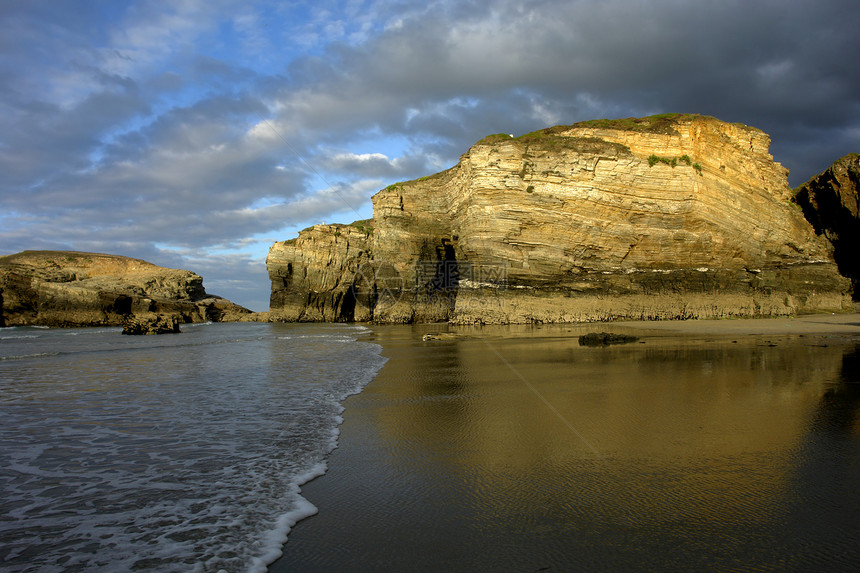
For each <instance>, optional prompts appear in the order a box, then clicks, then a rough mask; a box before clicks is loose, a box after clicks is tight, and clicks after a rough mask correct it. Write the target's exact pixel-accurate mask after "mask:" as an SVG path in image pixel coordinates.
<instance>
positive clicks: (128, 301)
mask: <svg viewBox="0 0 860 573" xmlns="http://www.w3.org/2000/svg"><path fill="white" fill-rule="evenodd" d="M153 315H162V316H168V317H171V318H174V319H176V320H178V321H179V322H206V321H232V320H249V319H253V316H254V315H253V313H252V312H251V311H249V310H248V309H246V308H244V307H241V306H239V305H236V304H233V303H232V302H230V301H229V300H226V299H223V298H220V297H216V296H212V295H208V294H206V290H205V289H204V288H203V279H202V278H200V276H199V275H196V274H194V273H192V272H190V271H184V270H177V269H168V268H164V267H159V266H156V265H153V264H151V263H148V262H146V261H142V260H140V259H131V258H128V257H120V256H116V255H103V254H98V253H79V252H72V251H24V252H22V253H18V254H15V255H8V256H4V257H0V326H38V325H41V326H94V325H119V324H122V323H123V322H124V321H126V320H127V319H129V318H131V317H146V316H153Z"/></svg>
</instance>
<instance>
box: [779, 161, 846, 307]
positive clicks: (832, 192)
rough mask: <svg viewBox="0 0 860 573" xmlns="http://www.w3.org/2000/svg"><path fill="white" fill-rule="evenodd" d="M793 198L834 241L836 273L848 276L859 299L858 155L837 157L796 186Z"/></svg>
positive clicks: (818, 229) (813, 222)
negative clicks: (810, 177) (817, 172)
mask: <svg viewBox="0 0 860 573" xmlns="http://www.w3.org/2000/svg"><path fill="white" fill-rule="evenodd" d="M794 201H795V202H796V203H797V204H798V205H800V207H801V209H803V214H804V215H805V216H806V219H807V220H808V221H809V222H810V223H811V224H812V226H813V227H814V228H815V232H816V233H818V234H819V235H823V236H825V237H826V238H827V239H828V240H829V241H830V242H831V243H832V244H833V258H834V259H835V260H836V264H837V265H838V266H839V272H841V273H842V274H843V275H845V276H846V277H848V278H850V279H851V282H852V284H853V287H854V300H860V154H857V153H852V154H850V155H846V156H845V157H843V158H841V159H839V160H837V161H836V162H835V163H834V164H833V165H831V166H830V167H829V168H827V170H826V171H825V172H824V173H822V174H820V175H816V176H815V177H813V178H812V179H810V180H809V181H807V182H806V183H804V184H803V185H801V186H800V187H798V188H797V189H795V195H794Z"/></svg>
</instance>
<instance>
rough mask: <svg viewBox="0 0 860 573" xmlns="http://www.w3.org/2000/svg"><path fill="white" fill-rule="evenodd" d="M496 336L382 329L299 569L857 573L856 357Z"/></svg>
mask: <svg viewBox="0 0 860 573" xmlns="http://www.w3.org/2000/svg"><path fill="white" fill-rule="evenodd" d="M482 332H483V335H482V336H480V337H476V336H473V337H471V338H464V339H459V340H454V341H436V342H431V343H422V342H419V341H420V333H417V332H410V331H409V330H407V329H397V328H390V329H380V330H379V332H378V333H377V336H378V337H379V339H380V341H381V342H382V343H383V345H384V346H385V348H386V352H385V353H386V354H387V355H388V356H390V358H391V359H390V360H389V362H388V364H387V365H386V366H385V368H384V369H383V371H382V373H381V375H380V377H379V378H378V379H377V380H376V381H375V382H374V383H373V384H371V385H370V386H368V388H367V389H366V390H365V391H364V392H363V393H362V394H361V395H359V396H356V397H354V398H353V399H351V402H350V403H349V404H348V417H347V423H346V424H345V425H344V434H343V438H344V439H345V440H346V443H344V444H342V446H343V448H342V450H343V451H340V450H339V451H336V452H335V456H334V457H333V458H332V464H331V465H332V469H331V471H330V475H327V476H325V477H324V478H322V479H321V480H318V482H315V483H312V484H309V486H308V487H307V496H308V498H309V499H310V501H312V502H313V503H315V504H318V505H319V507H320V516H319V517H318V518H314V519H313V520H309V521H308V522H307V523H306V524H302V525H300V526H299V527H297V528H296V530H295V531H294V533H293V534H292V535H291V540H290V542H289V544H288V545H287V555H286V556H285V559H284V560H283V562H282V565H283V566H286V565H287V564H291V565H293V566H298V565H299V564H301V566H302V568H303V569H304V570H313V567H314V564H317V565H319V566H320V567H322V568H323V569H324V568H325V566H334V565H336V563H334V562H332V561H330V559H331V557H325V558H324V557H320V555H318V553H319V552H320V551H324V550H323V549H322V546H323V545H324V544H325V543H327V542H329V543H334V544H335V545H336V546H337V547H338V551H340V552H342V553H341V555H342V556H343V557H345V556H347V555H348V556H349V559H350V561H349V562H350V564H351V570H363V569H367V570H369V569H372V568H373V566H372V565H371V564H372V563H377V564H381V563H384V564H387V565H388V566H391V567H394V568H396V567H397V565H398V564H400V565H402V566H406V564H407V563H408V564H410V566H413V567H414V566H415V564H416V563H418V564H422V566H420V567H418V568H417V569H418V570H438V568H439V567H442V566H443V565H444V566H445V567H449V568H450V567H452V566H453V570H466V569H468V570H487V571H489V570H493V569H494V568H498V567H502V568H507V569H508V570H530V569H531V570H535V569H539V568H541V567H552V568H553V569H554V570H573V569H583V568H585V569H587V568H590V567H592V568H593V567H597V568H600V569H604V570H605V569H610V570H622V569H624V570H627V569H629V568H634V569H653V568H658V569H666V568H679V567H680V568H687V569H691V568H692V569H700V568H712V567H716V568H727V567H744V568H746V569H748V570H773V569H779V568H782V567H789V568H791V567H806V566H809V565H810V564H813V565H816V564H817V565H821V564H827V565H828V566H830V567H835V570H839V569H841V568H844V570H850V568H849V565H851V566H853V565H854V563H852V562H851V561H852V559H855V558H854V557H852V556H850V554H849V556H847V557H846V556H845V555H842V554H843V553H845V552H846V551H848V549H849V548H851V547H853V545H851V544H850V543H849V541H850V539H851V536H854V537H856V534H857V533H860V531H858V526H857V525H855V524H853V523H852V522H851V520H850V516H851V515H857V513H856V510H857V509H860V506H858V501H857V500H858V499H860V496H858V494H857V493H856V492H851V491H848V488H850V486H849V485H847V484H856V483H858V481H857V480H858V479H860V464H858V460H860V456H858V454H860V433H859V432H858V431H857V418H858V416H857V410H858V392H857V389H858V388H860V384H856V382H857V371H858V369H857V361H858V359H857V350H856V345H846V344H832V343H831V344H824V343H822V340H821V339H813V338H802V337H782V338H778V339H777V338H773V337H770V338H766V337H743V338H740V339H732V338H725V337H723V338H720V337H715V338H713V339H684V338H677V337H662V338H661V337H648V338H645V339H644V343H643V344H638V343H637V344H630V345H625V346H618V347H610V348H584V347H580V346H579V345H578V343H577V341H576V337H577V336H578V335H579V332H578V331H577V330H576V329H573V330H571V329H567V330H564V329H557V330H555V331H552V330H551V331H549V333H548V334H547V333H546V332H544V333H543V334H542V335H540V336H529V337H521V338H507V337H505V336H506V335H509V333H506V332H503V333H501V334H499V335H494V332H493V331H492V329H484V330H483V331H482ZM497 334H498V333H497ZM487 345H492V351H489V350H488V347H487ZM502 358H503V359H502ZM852 380H853V382H854V383H853V384H852V383H850V382H851V381H852ZM524 381H527V384H526V383H524ZM547 403H548V404H550V405H551V407H552V409H551V408H549V407H548V406H547ZM571 427H572V428H573V429H574V430H575V431H571ZM350 440H356V441H355V442H351V441H350ZM592 447H593V449H592ZM595 451H596V453H595ZM356 452H361V453H360V454H357V453H356ZM338 468H344V471H345V474H339V471H338ZM346 476H348V477H346ZM357 492H360V494H358V493H357ZM356 496H358V497H362V498H363V499H360V500H359V499H356ZM846 497H847V499H846ZM822 500H826V501H827V505H825V506H824V508H823V509H821V505H820V504H821V502H822ZM329 502H332V503H329ZM839 503H841V504H842V505H843V506H844V507H848V508H850V510H851V512H853V513H851V512H849V511H847V510H846V511H844V512H842V511H835V509H834V508H833V507H831V506H832V505H836V504H839ZM334 507H338V510H335V509H334ZM327 508H328V509H329V511H331V512H333V513H331V514H328V515H327V513H326V510H327ZM350 508H352V509H350ZM351 512H354V513H351ZM337 514H339V515H338V517H333V515H337ZM346 518H352V519H354V520H358V521H359V522H360V523H361V524H362V525H361V526H360V529H362V530H364V529H365V528H369V529H370V530H371V532H372V533H367V532H361V533H360V532H357V531H356V530H355V529H348V530H345V529H344V528H343V526H342V525H338V523H337V521H338V520H340V521H341V522H342V521H343V520H344V519H346ZM833 519H836V522H837V523H839V525H840V527H841V528H842V531H841V532H840V533H838V534H833V533H831V532H829V531H828V527H827V524H828V523H829V522H831V520H833ZM811 524H815V525H814V526H813V525H811ZM440 527H441V529H442V530H441V531H440ZM416 528H417V530H418V531H417V532H416ZM420 531H424V533H425V535H429V536H431V538H432V539H431V540H427V539H422V540H421V541H417V540H416V539H415V537H416V535H418V536H420V535H421V534H420V533H419V532H420ZM332 536H334V537H332ZM326 540H328V541H326ZM392 544H397V545H398V547H400V549H399V550H397V551H394V550H393V549H392V547H391V545H392ZM377 545H381V547H384V549H382V548H380V547H377ZM315 552H316V553H317V555H315ZM407 555H411V556H412V557H407ZM831 555H832V556H831ZM374 560H375V561H374ZM425 565H426V566H425ZM276 570H279V569H276ZM282 570H290V569H282ZM831 570H832V569H831Z"/></svg>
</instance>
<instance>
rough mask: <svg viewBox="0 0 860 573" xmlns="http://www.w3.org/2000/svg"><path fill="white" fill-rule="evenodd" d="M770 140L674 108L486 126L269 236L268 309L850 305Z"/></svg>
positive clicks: (375, 313)
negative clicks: (355, 221) (352, 200)
mask: <svg viewBox="0 0 860 573" xmlns="http://www.w3.org/2000/svg"><path fill="white" fill-rule="evenodd" d="M769 144H770V139H769V138H768V136H767V135H766V134H764V133H763V132H761V131H759V130H757V129H754V128H750V127H746V126H740V125H735V124H727V123H724V122H721V121H719V120H716V119H713V118H709V117H703V116H682V115H671V116H654V117H651V118H642V119H635V120H634V119H629V120H615V121H593V122H584V123H580V124H575V125H573V126H559V127H555V128H550V129H546V130H542V131H539V132H535V133H533V134H528V135H525V136H521V137H517V138H513V137H510V136H508V135H495V136H489V137H486V138H484V139H482V140H481V141H479V142H478V143H477V144H475V145H474V146H473V147H472V148H471V149H470V150H469V151H468V152H467V153H466V154H464V155H463V156H462V157H461V158H460V162H459V163H458V164H457V165H456V166H455V167H453V168H451V169H449V170H447V171H444V172H442V173H439V174H437V175H434V176H431V177H427V178H422V179H419V180H415V181H410V182H406V183H401V184H396V185H392V186H390V187H388V188H386V189H384V190H382V191H380V192H379V193H377V194H376V195H375V196H374V197H373V207H374V218H373V219H372V221H370V222H364V223H361V224H360V226H361V227H362V228H357V227H355V226H343V225H327V226H323V225H317V226H315V227H313V228H312V229H309V230H306V231H303V232H302V233H300V234H299V237H298V239H296V240H294V241H288V242H286V243H276V244H275V245H273V246H272V248H271V250H270V253H269V258H268V261H267V266H268V269H269V274H270V277H271V278H272V299H271V311H272V313H273V315H274V316H275V317H278V318H280V319H283V320H329V321H333V320H352V319H354V320H366V319H373V320H376V321H379V322H410V321H432V320H450V321H453V322H455V323H506V322H577V321H596V320H617V319H672V318H697V317H698V318H706V317H707V318H709V317H729V316H775V315H790V314H794V313H798V312H813V311H824V310H828V311H837V310H843V309H848V308H849V307H850V299H849V297H848V292H849V288H850V287H849V283H848V281H847V280H845V279H844V278H843V277H841V276H840V275H839V273H838V272H837V268H836V265H835V264H834V262H833V258H832V255H831V252H830V250H831V247H830V245H829V244H828V243H827V241H825V240H823V238H822V237H819V236H817V235H816V234H815V232H814V231H813V229H812V228H811V227H810V225H809V224H808V223H807V222H806V220H805V219H804V217H803V214H802V213H801V212H800V210H799V209H797V207H796V206H794V205H792V204H791V203H790V201H789V200H790V198H791V196H792V193H791V190H790V189H789V187H788V183H787V179H786V175H787V170H786V169H784V168H783V167H782V166H780V165H779V164H776V163H774V162H773V158H772V157H771V155H770V154H769V153H768V146H769ZM371 226H372V227H373V229H372V231H370V227H371Z"/></svg>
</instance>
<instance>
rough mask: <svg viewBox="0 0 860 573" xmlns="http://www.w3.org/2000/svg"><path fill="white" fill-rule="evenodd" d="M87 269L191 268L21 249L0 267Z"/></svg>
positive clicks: (101, 271)
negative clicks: (167, 266)
mask: <svg viewBox="0 0 860 573" xmlns="http://www.w3.org/2000/svg"><path fill="white" fill-rule="evenodd" d="M13 266H15V267H29V268H32V269H34V270H38V269H45V270H48V269H60V268H62V269H86V270H88V271H89V274H90V275H99V274H114V273H122V274H130V273H155V272H162V273H163V272H183V273H184V272H188V271H181V270H179V269H169V268H166V267H160V266H158V265H155V264H152V263H150V262H147V261H144V260H143V259H135V258H131V257H123V256H121V255H108V254H104V253H87V252H81V251H22V252H20V253H15V254H13V255H5V256H2V257H0V268H3V267H7V268H8V267H13Z"/></svg>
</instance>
